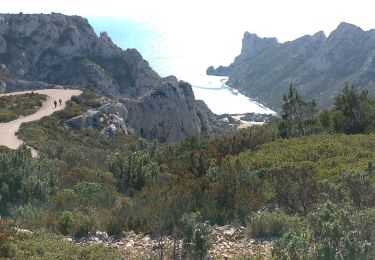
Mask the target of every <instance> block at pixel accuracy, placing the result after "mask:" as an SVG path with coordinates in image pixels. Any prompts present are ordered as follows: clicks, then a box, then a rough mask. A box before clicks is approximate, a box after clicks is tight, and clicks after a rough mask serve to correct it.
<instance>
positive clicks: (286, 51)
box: [207, 23, 375, 110]
mask: <svg viewBox="0 0 375 260" xmlns="http://www.w3.org/2000/svg"><path fill="white" fill-rule="evenodd" d="M374 50H375V30H370V31H363V30H362V29H361V28H359V27H357V26H355V25H352V24H348V23H341V24H340V25H339V26H338V27H337V28H336V29H335V30H334V31H333V32H331V33H330V34H329V35H328V37H326V36H325V34H324V33H323V32H317V33H316V34H314V35H305V36H303V37H301V38H298V39H296V40H294V41H288V42H285V43H279V42H278V41H277V39H276V38H261V37H259V36H257V35H256V34H251V33H249V32H246V33H245V34H244V38H243V40H242V50H241V54H240V55H239V56H237V57H236V58H235V60H234V62H233V63H232V64H230V65H229V66H227V67H222V66H220V67H218V68H216V69H214V68H213V67H210V68H208V69H207V73H208V74H212V75H220V76H223V75H224V76H229V77H230V79H229V81H228V84H229V85H230V86H232V87H234V88H237V89H239V90H240V91H241V92H243V93H245V94H246V95H248V96H250V97H252V98H255V99H256V100H258V101H259V102H260V103H263V104H265V105H266V106H268V107H271V108H273V109H276V110H280V108H281V101H282V95H283V93H286V92H287V90H288V88H289V85H290V84H293V85H294V86H295V87H296V88H297V89H298V91H299V93H300V94H301V96H302V97H303V98H305V99H307V100H310V99H315V100H316V101H317V103H318V107H319V108H320V109H323V108H329V107H332V105H333V99H334V97H335V96H337V95H338V94H339V93H340V92H341V91H342V89H343V87H344V86H345V85H346V83H348V84H349V85H353V86H355V87H356V88H358V89H368V90H369V93H370V95H372V96H374V95H375V73H374V72H375V51H374Z"/></svg>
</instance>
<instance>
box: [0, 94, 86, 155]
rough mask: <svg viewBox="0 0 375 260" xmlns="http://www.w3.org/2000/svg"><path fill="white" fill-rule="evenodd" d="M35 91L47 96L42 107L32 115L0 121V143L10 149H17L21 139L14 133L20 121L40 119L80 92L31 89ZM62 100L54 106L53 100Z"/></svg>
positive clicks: (63, 105) (1, 95) (34, 152)
mask: <svg viewBox="0 0 375 260" xmlns="http://www.w3.org/2000/svg"><path fill="white" fill-rule="evenodd" d="M30 92H32V91H21V92H12V93H5V94H0V97H3V96H10V95H20V94H25V93H30ZM33 92H35V93H39V94H43V95H46V96H47V99H46V101H44V102H43V105H42V107H41V108H40V109H39V110H38V111H37V112H35V113H34V114H32V115H29V116H25V117H20V118H18V119H15V120H13V121H10V122H7V123H0V145H4V146H7V147H9V148H11V149H17V148H18V147H19V146H20V145H21V144H22V143H23V141H22V140H20V139H18V137H17V136H16V133H17V132H18V129H19V128H20V126H21V124H22V123H26V122H31V121H35V120H38V119H41V118H42V117H45V116H49V115H51V114H52V113H53V112H56V111H58V110H62V109H64V108H65V106H66V104H65V103H66V101H68V100H70V99H71V97H72V96H78V95H80V94H81V93H82V91H80V90H73V89H42V90H33ZM60 98H61V99H62V100H63V103H62V105H61V106H60V105H57V107H56V108H55V106H54V104H53V102H54V101H55V100H57V101H58V100H59V99H60ZM32 152H33V156H36V151H32Z"/></svg>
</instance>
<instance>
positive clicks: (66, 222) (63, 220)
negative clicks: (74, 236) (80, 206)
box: [58, 211, 74, 235]
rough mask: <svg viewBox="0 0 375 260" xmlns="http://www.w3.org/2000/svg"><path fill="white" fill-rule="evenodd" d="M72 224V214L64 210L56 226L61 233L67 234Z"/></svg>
mask: <svg viewBox="0 0 375 260" xmlns="http://www.w3.org/2000/svg"><path fill="white" fill-rule="evenodd" d="M73 226H74V219H73V214H72V213H71V212H70V211H64V212H63V213H62V214H61V216H60V219H59V223H58V228H59V231H60V232H61V234H63V235H69V234H70V233H71V231H72V229H73Z"/></svg>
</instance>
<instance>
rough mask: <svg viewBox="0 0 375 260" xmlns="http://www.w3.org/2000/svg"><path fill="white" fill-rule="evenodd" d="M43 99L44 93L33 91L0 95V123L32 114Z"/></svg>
mask: <svg viewBox="0 0 375 260" xmlns="http://www.w3.org/2000/svg"><path fill="white" fill-rule="evenodd" d="M45 100H46V95H42V94H38V93H34V92H32V93H26V94H21V95H12V96H2V97H0V123H4V122H9V121H12V120H14V119H17V118H18V117H20V116H27V115H31V114H34V113H35V112H36V111H37V110H38V109H39V108H40V107H41V106H42V102H43V101H45Z"/></svg>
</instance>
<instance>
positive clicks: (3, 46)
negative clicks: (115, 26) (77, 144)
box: [0, 13, 211, 142]
mask: <svg viewBox="0 0 375 260" xmlns="http://www.w3.org/2000/svg"><path fill="white" fill-rule="evenodd" d="M0 65H1V67H0V68H4V69H2V70H0V91H14V90H19V89H30V88H43V87H44V88H45V87H51V85H49V84H57V85H74V86H78V87H79V86H83V87H89V88H90V89H91V90H93V91H94V92H96V93H99V94H104V95H106V96H110V97H112V98H115V99H118V100H124V104H125V106H124V104H120V103H117V104H109V105H104V106H102V107H101V108H100V109H98V110H90V111H88V112H87V113H85V114H83V115H81V116H78V117H75V118H72V119H71V120H69V122H68V125H69V126H70V127H72V128H75V129H82V128H100V129H101V130H102V133H103V134H105V135H106V136H108V137H113V136H115V135H116V134H117V133H118V132H128V131H130V130H131V129H134V131H135V132H136V133H138V134H139V135H140V136H142V137H143V138H146V139H149V140H153V139H157V140H159V141H162V142H169V141H176V140H178V139H181V138H183V137H186V136H188V135H194V134H200V133H202V132H207V131H210V129H211V128H210V126H209V123H208V121H207V116H208V115H207V111H201V110H200V109H199V106H198V105H197V103H196V100H195V97H194V94H193V91H192V88H191V86H190V85H189V84H187V83H179V82H178V81H177V79H176V77H174V76H170V77H167V78H161V77H160V76H159V75H158V74H157V73H156V72H155V71H153V70H152V69H151V68H150V66H149V64H148V62H147V61H145V60H144V59H143V58H142V56H141V54H140V53H139V52H138V51H137V50H135V49H127V50H125V51H123V50H122V49H120V48H119V47H117V46H116V45H115V44H114V43H113V42H112V40H111V39H110V37H109V36H108V35H107V33H105V32H103V33H101V34H100V36H99V37H98V36H97V35H96V34H95V32H94V30H93V28H92V27H91V26H90V25H89V23H88V21H87V20H86V19H84V18H82V17H79V16H65V15H62V14H55V13H52V14H48V15H44V14H40V15H36V14H35V15H34V14H33V15H28V14H18V15H15V14H0ZM210 113H211V111H210ZM125 125H126V126H125Z"/></svg>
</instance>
